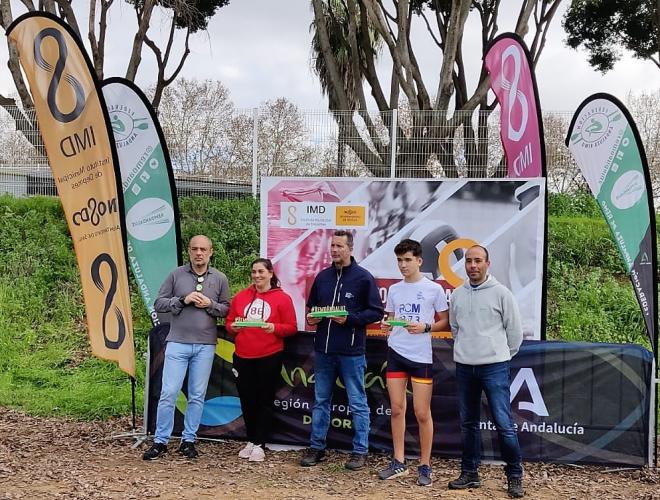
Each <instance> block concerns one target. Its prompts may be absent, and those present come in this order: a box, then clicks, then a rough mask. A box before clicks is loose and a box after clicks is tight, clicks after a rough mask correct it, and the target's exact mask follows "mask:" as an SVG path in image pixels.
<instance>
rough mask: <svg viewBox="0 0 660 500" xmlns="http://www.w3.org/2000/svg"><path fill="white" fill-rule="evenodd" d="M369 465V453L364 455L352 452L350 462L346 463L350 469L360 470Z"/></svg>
mask: <svg viewBox="0 0 660 500" xmlns="http://www.w3.org/2000/svg"><path fill="white" fill-rule="evenodd" d="M365 465H367V454H366V453H365V454H364V455H363V454H361V453H351V456H350V458H349V459H348V462H346V463H345V464H344V467H346V468H347V469H348V470H360V469H361V468H362V467H364V466H365Z"/></svg>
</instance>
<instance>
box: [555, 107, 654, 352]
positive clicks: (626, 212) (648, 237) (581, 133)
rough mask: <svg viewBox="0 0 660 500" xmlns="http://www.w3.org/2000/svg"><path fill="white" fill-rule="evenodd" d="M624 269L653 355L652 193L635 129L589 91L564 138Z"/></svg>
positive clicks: (622, 110) (626, 116)
mask: <svg viewBox="0 0 660 500" xmlns="http://www.w3.org/2000/svg"><path fill="white" fill-rule="evenodd" d="M566 145H567V146H568V148H569V149H570V151H571V153H572V154H573V156H574V157H575V159H576V161H577V164H578V166H579V167H580V170H581V171H582V174H583V175H584V177H585V179H586V180H587V183H588V184H589V187H590V188H591V191H592V192H593V194H594V196H595V197H596V200H597V201H598V205H599V206H600V209H601V210H602V212H603V215H604V216H605V219H606V220H607V224H608V225H609V227H610V230H611V232H612V236H613V237H614V241H615V242H616V244H617V246H618V248H619V253H620V254H621V257H622V258H623V262H624V264H625V266H626V270H627V271H628V272H629V273H630V279H631V280H632V283H633V289H634V290H635V295H636V296H637V301H638V302H639V305H640V308H641V310H642V314H643V316H644V321H645V324H646V331H647V334H648V337H649V341H650V342H651V345H652V346H653V348H654V350H655V355H656V359H657V354H658V351H657V349H658V329H657V322H658V310H657V296H658V281H657V272H658V259H657V253H656V248H657V247H656V226H655V211H654V208H653V196H652V190H651V181H650V177H649V171H648V164H647V162H646V155H645V153H644V146H643V144H642V141H641V139H640V137H639V132H638V131H637V127H635V123H634V121H633V119H632V117H631V116H630V113H629V112H628V110H627V109H626V108H625V107H624V106H623V104H621V102H619V100H618V99H616V98H615V97H613V96H611V95H608V94H594V95H592V96H590V97H588V98H587V99H585V101H584V102H583V103H582V104H581V105H580V106H579V107H578V109H577V111H576V112H575V115H574V116H573V120H572V122H571V126H570V127H569V130H568V135H567V137H566Z"/></svg>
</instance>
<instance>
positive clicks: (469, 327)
mask: <svg viewBox="0 0 660 500" xmlns="http://www.w3.org/2000/svg"><path fill="white" fill-rule="evenodd" d="M449 324H450V326H451V332H452V335H453V336H454V361H456V362H457V363H462V364H465V365H486V364H490V363H500V362H502V361H509V360H510V359H511V358H512V357H513V356H515V355H516V353H517V352H518V349H519V348H520V344H521V343H522V340H523V333H522V323H521V321H520V311H519V310H518V304H517V303H516V300H515V298H514V297H513V294H512V293H511V291H510V290H509V289H508V288H507V287H505V286H504V285H502V284H501V283H500V282H498V281H497V280H496V279H495V278H494V277H493V276H490V275H489V276H488V278H486V281H484V282H483V283H482V284H481V285H479V286H478V287H476V288H472V286H471V285H470V281H469V280H465V283H464V284H463V286H461V287H459V288H456V289H455V290H454V291H453V293H452V294H451V300H450V303H449Z"/></svg>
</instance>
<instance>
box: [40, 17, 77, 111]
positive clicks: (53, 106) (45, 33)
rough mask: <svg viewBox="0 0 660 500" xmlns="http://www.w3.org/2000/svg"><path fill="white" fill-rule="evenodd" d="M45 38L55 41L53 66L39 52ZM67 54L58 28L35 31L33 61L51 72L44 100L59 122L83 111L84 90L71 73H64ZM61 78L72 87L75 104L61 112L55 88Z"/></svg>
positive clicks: (57, 86) (64, 42)
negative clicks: (55, 51)
mask: <svg viewBox="0 0 660 500" xmlns="http://www.w3.org/2000/svg"><path fill="white" fill-rule="evenodd" d="M46 38H54V39H55V43H57V49H58V53H59V54H58V58H57V62H56V63H55V66H53V65H52V64H51V63H49V62H48V61H46V60H45V59H44V57H43V55H42V53H41V45H42V42H43V41H44V40H45V39H46ZM67 55H68V49H67V47H66V41H65V40H64V36H62V33H61V32H60V31H59V30H58V29H55V28H45V29H43V30H41V31H40V32H39V33H37V36H36V37H35V38H34V62H35V63H36V64H37V66H39V67H40V68H41V69H43V70H44V71H47V72H48V73H52V74H53V77H52V79H51V80H50V83H49V84H48V95H47V97H46V101H47V102H48V109H50V112H51V114H52V115H53V118H55V119H56V120H57V121H58V122H61V123H69V122H72V121H73V120H75V119H76V118H78V117H79V116H80V113H82V112H83V109H85V92H84V91H83V88H82V85H81V84H80V82H79V81H78V80H77V79H76V78H75V77H74V76H73V75H71V74H69V73H64V65H65V64H66V58H67ZM62 80H64V82H66V84H67V85H68V86H70V87H71V88H72V89H73V93H74V95H75V98H76V104H75V106H74V108H73V111H71V112H70V113H64V112H62V111H61V110H60V108H59V106H58V105H57V89H58V88H59V86H60V82H61V81H62Z"/></svg>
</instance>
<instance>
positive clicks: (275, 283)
mask: <svg viewBox="0 0 660 500" xmlns="http://www.w3.org/2000/svg"><path fill="white" fill-rule="evenodd" d="M255 264H261V265H262V266H264V267H265V268H266V269H268V271H270V272H271V273H273V275H272V276H271V277H270V287H271V288H279V287H280V280H279V278H278V277H277V274H275V271H274V270H273V263H272V262H271V261H270V259H264V258H261V257H260V258H258V259H254V260H253V261H252V264H250V269H252V266H254V265H255Z"/></svg>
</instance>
